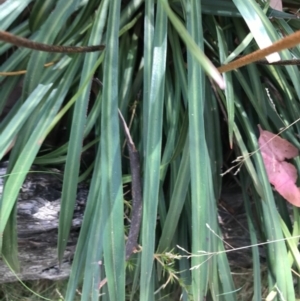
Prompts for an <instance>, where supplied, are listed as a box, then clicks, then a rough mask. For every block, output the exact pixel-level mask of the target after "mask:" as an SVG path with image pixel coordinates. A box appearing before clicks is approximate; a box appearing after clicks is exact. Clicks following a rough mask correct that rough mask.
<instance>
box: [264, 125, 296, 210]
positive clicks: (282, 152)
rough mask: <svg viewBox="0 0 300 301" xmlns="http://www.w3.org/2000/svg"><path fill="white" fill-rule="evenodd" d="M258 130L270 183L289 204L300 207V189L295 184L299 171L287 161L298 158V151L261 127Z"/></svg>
mask: <svg viewBox="0 0 300 301" xmlns="http://www.w3.org/2000/svg"><path fill="white" fill-rule="evenodd" d="M258 128H259V132H260V136H259V139H258V144H259V147H260V151H261V154H262V158H263V161H264V164H265V168H266V172H267V175H268V179H269V181H270V183H271V184H272V185H273V186H274V188H275V190H276V191H277V192H278V193H279V194H280V195H282V197H284V198H285V199H286V200H287V201H288V202H290V203H291V204H293V205H294V206H297V207H300V188H299V187H297V186H296V184H295V183H296V181H297V170H296V168H295V166H294V165H292V164H291V163H288V162H286V161H285V160H286V159H291V158H294V157H296V156H298V149H297V148H296V147H295V146H293V145H292V144H291V143H290V142H288V141H287V140H285V139H282V138H280V137H279V136H276V135H275V134H273V133H270V132H268V131H264V130H263V129H262V128H261V127H260V125H259V126H258Z"/></svg>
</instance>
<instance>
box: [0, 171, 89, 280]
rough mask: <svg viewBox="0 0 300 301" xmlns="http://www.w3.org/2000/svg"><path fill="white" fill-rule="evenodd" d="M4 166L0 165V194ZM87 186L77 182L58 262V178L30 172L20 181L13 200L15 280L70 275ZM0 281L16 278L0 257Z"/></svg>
mask: <svg viewBox="0 0 300 301" xmlns="http://www.w3.org/2000/svg"><path fill="white" fill-rule="evenodd" d="M5 170H6V168H5V167H1V166H0V194H1V193H2V189H3V178H2V177H1V176H3V175H4V174H5ZM87 194H88V188H87V187H86V186H85V185H79V188H78V193H77V200H76V207H75V210H74V216H73V222H72V228H71V233H70V237H69V240H68V245H67V248H66V251H65V254H64V259H63V261H62V265H61V267H60V268H59V266H58V260H57V235H58V231H57V228H58V217H59V211H60V197H61V181H60V179H59V177H57V175H55V174H47V173H31V174H29V175H28V176H27V179H26V181H25V182H24V184H23V186H22V188H21V190H20V194H19V198H18V203H17V231H18V252H19V261H20V265H21V272H20V273H18V274H17V276H18V277H19V279H21V280H22V281H25V280H38V279H51V280H60V279H64V278H67V277H68V276H69V274H70V268H71V264H72V259H73V254H74V252H75V247H76V243H77V239H78V235H79V229H80V226H81V223H82V218H83V212H84V208H85V202H86V199H87ZM0 275H1V277H0V283H5V282H14V281H17V278H16V276H15V275H14V273H13V272H11V271H10V269H9V268H8V267H7V266H6V265H5V263H4V262H3V261H2V260H0Z"/></svg>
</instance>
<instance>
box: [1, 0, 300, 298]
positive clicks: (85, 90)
mask: <svg viewBox="0 0 300 301" xmlns="http://www.w3.org/2000/svg"><path fill="white" fill-rule="evenodd" d="M2 2H3V3H2V4H0V29H1V30H5V31H9V32H10V33H13V34H15V35H18V36H22V37H26V38H28V39H31V40H34V41H39V42H42V43H45V44H57V45H77V46H80V45H97V44H104V45H105V49H104V50H103V51H100V52H99V51H98V52H93V53H86V54H55V53H47V52H39V51H34V50H30V49H25V48H16V47H14V46H13V45H11V44H8V43H4V42H3V43H0V112H1V113H2V115H1V125H0V133H1V141H0V154H1V159H2V161H4V160H8V161H9V166H8V170H7V174H8V175H9V176H8V177H7V179H6V181H5V185H4V189H3V193H2V196H1V211H0V232H1V233H2V232H3V236H2V235H1V238H0V242H1V243H0V246H1V248H2V255H3V258H5V260H7V262H8V263H9V264H10V266H12V268H14V269H16V270H17V269H18V268H19V266H20V265H21V266H22V263H19V262H18V257H17V234H16V230H15V227H14V225H15V223H16V214H15V210H14V208H15V207H14V205H15V204H16V200H17V196H18V191H19V188H20V186H21V185H22V183H23V181H24V179H25V176H26V173H27V172H28V171H29V170H30V168H31V166H32V165H33V164H36V165H39V166H40V167H41V168H47V167H49V166H53V165H54V166H56V167H58V168H60V169H62V170H63V174H64V178H63V189H62V198H61V211H60V217H59V218H60V222H59V235H58V248H57V249H58V261H59V260H61V258H62V257H63V253H64V250H65V248H66V243H67V239H68V235H69V231H70V227H71V222H72V215H73V209H74V204H75V198H76V188H77V184H78V182H79V181H82V180H85V181H89V195H88V199H87V205H86V210H85V214H84V218H83V223H82V227H81V232H80V236H79V240H78V243H77V248H76V253H75V255H74V260H73V263H72V271H71V275H70V278H69V281H68V286H67V289H66V293H65V295H64V296H63V297H64V298H65V300H70V301H71V300H75V299H74V298H75V293H76V289H77V288H78V286H79V283H80V291H81V297H80V298H81V300H98V299H99V298H101V300H118V301H121V300H137V299H140V300H143V301H145V300H160V299H164V298H165V299H169V300H175V299H180V300H205V298H207V300H226V301H231V300H241V299H240V296H241V295H239V294H240V292H239V288H240V287H239V286H241V285H242V284H241V283H238V282H237V281H236V278H235V277H232V271H234V266H233V262H232V261H230V262H229V261H228V258H227V253H226V252H225V246H224V241H226V236H224V239H223V238H222V233H221V228H220V225H219V219H218V201H219V199H221V198H222V190H224V189H226V187H225V186H226V181H223V178H222V176H221V174H222V173H224V172H225V171H227V169H229V168H230V167H232V163H231V161H232V160H234V159H236V158H238V157H242V158H243V165H242V166H241V167H240V170H239V172H238V173H237V175H236V176H233V177H232V178H231V179H230V181H232V179H234V181H235V183H236V184H235V189H236V190H238V191H240V194H241V195H242V197H243V198H242V199H243V202H242V204H241V207H242V211H243V213H245V214H246V219H247V224H248V231H249V245H252V247H251V251H252V253H251V255H252V260H251V267H249V270H250V271H251V272H252V273H251V275H248V277H249V278H250V277H251V281H250V282H251V283H253V287H251V290H252V296H251V298H252V300H261V299H262V296H264V297H265V296H268V297H269V300H289V301H292V300H296V297H297V293H296V292H297V291H298V286H299V283H298V278H297V277H296V276H294V275H297V273H299V267H300V260H299V259H300V254H299V251H298V248H297V245H298V238H297V237H298V236H299V234H300V233H299V232H300V230H299V211H298V209H297V208H293V209H291V208H289V207H288V205H287V203H286V202H285V200H283V199H282V198H281V197H280V196H279V195H278V194H277V193H276V192H274V191H273V190H272V188H271V186H270V183H269V182H268V179H267V176H266V173H265V168H264V164H263V161H262V158H261V155H260V152H257V150H258V148H259V147H258V143H257V137H258V128H257V125H258V124H260V125H261V126H262V127H263V128H264V129H266V130H269V131H271V132H274V133H278V132H279V131H280V129H282V128H283V127H288V128H287V130H286V131H285V132H284V133H283V134H282V136H283V137H284V138H286V139H288V140H289V141H290V142H292V143H293V144H294V145H295V146H297V147H300V143H299V139H298V137H299V130H300V124H299V123H294V124H293V125H292V126H290V127H289V125H291V124H292V123H293V122H294V121H295V120H297V119H298V118H299V116H300V106H299V99H300V84H299V78H300V74H299V69H298V67H297V66H272V65H259V64H250V65H248V66H245V67H243V68H241V69H238V70H235V71H232V72H228V73H226V74H224V75H223V77H222V76H221V75H220V74H219V73H218V71H217V69H216V67H215V66H219V65H221V64H225V63H228V62H229V61H230V60H232V59H235V58H236V57H237V56H238V55H245V54H248V53H250V52H252V51H254V50H256V49H257V48H258V46H257V44H260V43H261V42H268V41H269V43H272V42H275V41H276V40H278V39H280V38H281V37H282V36H284V35H288V34H291V33H292V32H294V31H296V30H299V28H300V21H299V20H298V19H297V18H294V19H293V17H294V15H293V13H294V12H295V9H298V8H299V5H298V4H297V1H286V3H285V5H286V6H285V8H286V11H285V12H276V11H274V10H273V9H272V8H270V7H268V4H267V3H265V2H263V1H254V0H249V1H237V0H233V1H232V2H231V1H220V0H219V1H198V0H191V1H167V0H158V1H153V0H148V1H142V0H129V1H109V0H102V1H100V0H91V1H79V0H78V1H63V0H58V1H31V0H24V1H21V2H20V1H13V0H12V1H2ZM260 46H261V45H260ZM204 53H206V55H204ZM280 55H281V56H282V58H284V59H291V58H297V59H299V58H300V49H299V47H295V48H294V49H291V50H284V51H282V52H281V53H280ZM48 63H50V64H48ZM45 64H47V65H45ZM213 64H214V65H215V66H214V65H213ZM20 70H26V72H20ZM5 72H14V73H13V74H10V73H5ZM95 82H98V84H96V83H95ZM99 82H100V84H99ZM18 85H19V86H20V87H21V88H22V89H21V93H20V94H19V95H18V97H16V98H15V99H11V98H10V97H9V95H11V92H12V91H14V90H16V89H17V87H18ZM224 88H225V89H224ZM8 108H9V109H8ZM118 109H119V110H120V113H121V115H122V116H123V117H124V120H125V123H126V124H127V126H128V127H129V131H130V136H131V138H132V144H131V146H132V147H133V146H134V147H135V148H136V151H138V153H139V154H140V162H139V165H140V168H141V173H140V177H141V178H140V179H141V183H142V184H141V185H140V186H142V199H143V209H142V221H141V227H140V228H141V229H140V235H139V240H138V242H137V243H138V246H137V247H136V249H135V251H136V252H134V253H133V254H131V256H130V258H129V261H128V262H127V264H126V260H125V255H128V254H126V252H127V251H126V247H125V243H126V241H125V239H124V236H125V235H128V237H130V233H129V234H128V229H127V227H129V228H130V227H133V226H135V225H133V224H132V223H133V222H132V221H135V219H134V218H132V216H130V214H129V212H133V211H134V206H135V205H134V202H133V203H132V205H131V207H130V205H128V202H131V199H132V194H131V193H132V191H133V192H134V191H135V188H133V187H134V183H135V180H134V176H133V167H132V165H131V163H132V160H131V157H130V156H129V155H130V154H128V152H127V150H124V148H123V145H124V141H125V137H127V138H128V136H127V134H126V133H125V132H124V130H123V128H122V127H121V126H120V125H121V123H120V121H119V115H118ZM58 137H59V139H58ZM127 140H128V139H127ZM12 143H13V145H14V146H13V148H12V150H11V151H8V150H9V147H10V146H11V145H12ZM135 148H133V150H134V151H135ZM252 153H253V155H252V156H248V154H252ZM128 157H130V160H129V158H128ZM85 159H86V160H85ZM293 163H294V164H295V166H296V168H297V170H298V171H300V161H299V158H296V159H295V160H293ZM128 184H130V185H131V186H127V185H128ZM124 185H126V186H124ZM140 188H141V187H140ZM127 190H129V191H130V194H128V193H126V194H125V193H124V191H127ZM133 196H134V193H133ZM124 199H125V201H124ZM124 202H125V205H124ZM233 214H234V213H233ZM124 216H125V218H124ZM140 216H141V215H140ZM124 221H125V225H124ZM136 225H138V226H137V227H138V228H139V224H138V223H136ZM125 226H126V227H125ZM291 237H294V238H292V239H291ZM285 239H287V241H286V240H285ZM259 242H269V243H268V244H266V245H264V246H263V247H262V248H263V254H264V256H261V253H260V252H261V249H260V248H259V246H258V243H259ZM178 246H179V247H180V248H178ZM183 250H185V251H183ZM185 252H188V253H185ZM199 252H200V253H201V254H206V255H207V254H212V256H196V255H199ZM187 254H190V256H187ZM126 257H127V256H126ZM99 262H102V263H103V265H102V266H101V268H100V267H99ZM292 269H293V271H294V272H295V273H292ZM262 270H263V271H262ZM235 271H236V270H235ZM265 271H266V272H265ZM263 273H264V275H265V274H267V275H268V284H265V277H262V274H263ZM83 275H84V277H83ZM262 278H263V279H262ZM82 279H83V282H82ZM104 280H105V281H104ZM295 283H296V285H295ZM235 284H236V285H235ZM245 285H246V284H245ZM99 287H101V289H99ZM77 297H78V296H77ZM77 297H76V298H77ZM244 297H245V296H244ZM244 297H243V298H244ZM248 297H249V296H247V300H250V297H249V298H248ZM271 297H272V299H271ZM245 298H246V297H245ZM245 300H246V299H245Z"/></svg>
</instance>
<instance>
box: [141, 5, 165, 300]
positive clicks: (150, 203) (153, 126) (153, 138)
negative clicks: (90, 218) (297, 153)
mask: <svg viewBox="0 0 300 301" xmlns="http://www.w3.org/2000/svg"><path fill="white" fill-rule="evenodd" d="M149 13H150V14H151V13H152V11H151V10H149ZM156 13H157V15H156V22H155V28H154V39H153V61H152V62H153V65H152V64H151V65H150V66H149V67H150V69H149V70H152V74H151V86H150V87H151V88H150V90H149V95H147V98H146V99H144V102H146V103H147V109H148V112H145V111H144V112H145V114H147V124H146V127H145V128H143V131H144V136H145V137H147V144H146V145H145V151H146V152H145V157H144V162H145V163H144V164H145V165H144V166H145V172H144V185H143V188H144V193H143V199H144V200H145V201H144V206H143V225H142V233H141V234H142V244H143V252H142V259H141V279H140V287H141V289H140V300H143V301H144V300H145V301H146V300H152V299H153V291H152V290H151V288H153V287H152V286H151V285H150V284H151V282H152V280H151V278H153V273H152V270H153V253H154V244H155V225H156V214H157V202H158V192H159V176H160V168H159V167H160V157H161V143H162V118H163V103H164V85H165V72H166V49H167V15H166V14H165V12H164V11H163V8H162V5H161V3H160V2H158V3H157V12H156ZM145 38H146V37H145ZM147 51H152V50H151V49H147ZM148 55H149V54H148ZM149 63H150V60H149ZM149 70H148V71H149ZM148 80H149V78H148ZM147 84H148V85H149V82H148V83H147ZM148 87H149V86H148ZM145 116H146V115H145Z"/></svg>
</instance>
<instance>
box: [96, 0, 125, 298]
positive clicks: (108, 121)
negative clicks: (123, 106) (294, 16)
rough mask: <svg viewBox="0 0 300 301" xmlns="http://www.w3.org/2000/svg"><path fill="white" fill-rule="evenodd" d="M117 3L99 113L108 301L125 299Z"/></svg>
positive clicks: (109, 27) (112, 8) (109, 29)
mask: <svg viewBox="0 0 300 301" xmlns="http://www.w3.org/2000/svg"><path fill="white" fill-rule="evenodd" d="M119 24H120V2H119V1H111V2H110V6H109V17H108V23H107V38H106V47H107V52H106V56H105V61H104V72H103V75H104V77H103V100H102V110H101V113H102V114H101V175H102V177H101V192H100V193H101V202H102V204H103V208H102V209H103V212H104V217H105V228H104V243H103V244H104V261H105V273H106V277H107V284H108V291H109V298H110V300H116V301H117V300H125V245H124V224H123V196H122V171H121V146H120V136H119V135H120V134H119V119H118V118H119V117H118V98H119V94H118V88H119V86H118V59H119V47H118V46H119V44H118V39H119V38H118V36H119Z"/></svg>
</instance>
